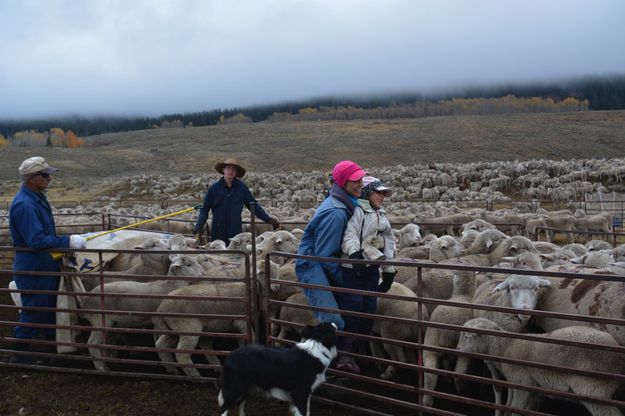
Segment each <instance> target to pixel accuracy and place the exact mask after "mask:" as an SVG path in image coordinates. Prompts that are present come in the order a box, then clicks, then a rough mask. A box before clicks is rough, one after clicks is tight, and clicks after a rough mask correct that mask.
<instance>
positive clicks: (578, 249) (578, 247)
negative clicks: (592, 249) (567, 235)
mask: <svg viewBox="0 0 625 416" xmlns="http://www.w3.org/2000/svg"><path fill="white" fill-rule="evenodd" d="M562 249H563V250H571V251H572V252H574V253H575V256H576V257H580V256H583V255H584V254H586V253H588V248H587V247H586V246H585V245H583V244H579V243H571V244H567V245H565V246H562Z"/></svg>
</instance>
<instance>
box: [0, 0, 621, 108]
mask: <svg viewBox="0 0 625 416" xmlns="http://www.w3.org/2000/svg"><path fill="white" fill-rule="evenodd" d="M624 17H625V1H623V0H518V1H516V0H484V1H480V0H471V1H469V0H427V1H426V0H376V1H373V0H371V1H370V0H240V1H238V0H223V1H222V0H219V1H217V0H0V118H7V117H20V118H21V117H42V116H54V115H66V114H80V115H92V114H111V115H161V114H164V113H174V112H194V111H202V110H211V109H215V108H225V107H235V106H236V107H240V106H248V105H255V104H266V103H275V102H279V101H286V100H297V99H305V98H311V97H319V96H328V95H342V94H367V93H381V92H386V91H392V92H427V91H431V90H437V89H446V88H450V87H451V88H453V87H457V86H466V85H476V84H477V85H490V84H497V83H499V82H523V81H535V80H552V79H558V78H561V77H570V76H578V75H592V74H607V73H623V72H625V24H623V18H624Z"/></svg>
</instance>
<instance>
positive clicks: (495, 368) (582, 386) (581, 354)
mask: <svg viewBox="0 0 625 416" xmlns="http://www.w3.org/2000/svg"><path fill="white" fill-rule="evenodd" d="M464 326H465V327H466V328H472V329H485V330H491V331H501V330H502V328H501V327H500V326H499V325H497V324H496V323H494V322H493V321H490V320H488V319H483V318H479V319H473V320H471V321H468V322H467V323H465V325H464ZM535 336H536V337H540V338H544V339H545V340H546V341H547V340H549V339H561V340H567V341H574V342H584V343H590V344H602V345H618V344H617V342H616V341H615V340H614V338H613V337H612V336H610V335H609V334H607V333H605V332H603V331H599V330H597V329H594V328H588V327H580V326H571V327H567V328H563V329H559V330H556V331H553V332H550V333H546V334H536V335H535ZM458 350H460V351H463V352H470V353H480V354H488V355H493V356H495V357H502V358H508V359H517V360H525V361H532V362H536V363H540V364H548V365H553V366H560V367H574V368H576V369H580V370H591V371H596V372H599V373H612V374H622V373H623V371H624V370H625V365H624V364H623V359H622V357H620V356H619V355H618V353H615V352H611V351H605V350H598V349H592V348H587V347H575V346H570V345H559V344H552V343H548V342H537V341H534V340H522V339H514V338H508V337H498V336H495V335H488V334H480V333H475V332H466V331H465V332H462V335H461V336H460V341H459V342H458ZM486 364H487V366H488V368H489V370H490V372H491V375H492V376H493V378H495V379H498V380H501V379H503V380H506V381H508V382H510V383H515V384H520V385H525V386H533V387H541V388H546V389H551V390H556V391H564V392H571V393H574V394H577V395H579V396H590V397H595V398H599V399H611V398H612V395H613V394H614V393H615V392H616V390H617V389H618V387H619V384H620V382H619V381H618V380H613V379H603V378H597V377H593V376H590V375H580V374H574V373H568V372H565V371H554V370H549V369H542V368H533V367H526V366H521V365H515V364H510V363H504V362H500V361H496V360H486ZM493 388H494V390H495V400H496V403H497V404H502V395H501V393H502V389H501V388H495V386H493ZM533 394H534V393H532V392H530V391H527V390H521V389H510V390H509V391H508V400H507V402H506V406H510V407H514V408H517V409H522V410H527V409H530V408H531V406H530V405H531V401H530V398H531V396H532V395H533ZM581 404H583V405H584V406H585V407H586V409H588V411H589V412H590V413H591V414H592V415H593V416H617V415H618V416H620V415H622V413H621V412H620V410H618V409H617V408H616V407H612V406H607V405H602V404H597V403H593V402H586V401H583V400H582V401H581ZM498 414H500V413H499V412H498Z"/></svg>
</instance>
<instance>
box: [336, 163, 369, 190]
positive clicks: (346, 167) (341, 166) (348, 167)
mask: <svg viewBox="0 0 625 416" xmlns="http://www.w3.org/2000/svg"><path fill="white" fill-rule="evenodd" d="M366 174H367V172H365V171H364V170H362V168H361V167H360V166H358V165H357V164H356V163H354V162H352V161H351V160H342V161H340V162H339V163H337V164H336V166H335V167H334V169H332V179H333V180H334V183H336V184H337V185H338V186H340V187H341V188H342V187H344V186H345V183H346V182H347V181H359V180H360V179H362V177H363V176H365V175H366Z"/></svg>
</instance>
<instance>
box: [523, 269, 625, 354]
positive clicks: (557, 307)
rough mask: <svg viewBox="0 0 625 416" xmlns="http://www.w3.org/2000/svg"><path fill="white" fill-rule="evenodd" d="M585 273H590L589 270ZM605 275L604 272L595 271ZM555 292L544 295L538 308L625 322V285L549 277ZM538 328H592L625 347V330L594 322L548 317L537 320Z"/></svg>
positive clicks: (612, 282) (617, 326)
mask: <svg viewBox="0 0 625 416" xmlns="http://www.w3.org/2000/svg"><path fill="white" fill-rule="evenodd" d="M585 271H588V272H590V269H586V270H585ZM596 271H598V272H600V273H602V274H613V273H609V272H608V273H606V272H604V271H603V270H596ZM549 279H550V280H551V281H552V285H553V286H554V289H553V290H551V291H547V292H544V293H541V294H540V296H539V298H538V303H537V309H539V310H546V311H550V312H559V313H565V314H571V315H573V316H574V315H582V316H597V317H605V318H615V319H625V308H623V293H625V283H623V282H614V281H602V280H588V279H568V278H567V279H559V278H555V277H550V278H549ZM535 322H536V325H537V326H538V327H540V328H542V329H543V330H544V331H553V330H555V329H559V328H563V327H566V326H569V325H582V326H591V327H594V328H598V329H602V330H605V331H606V332H608V333H609V334H610V335H612V336H613V337H614V338H615V339H616V340H617V341H618V343H619V344H621V345H625V327H624V326H622V325H611V324H603V323H595V322H586V321H576V320H575V318H574V317H571V318H569V319H557V318H547V317H539V316H536V317H535Z"/></svg>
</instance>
